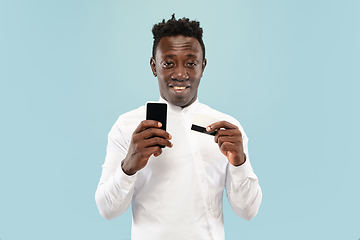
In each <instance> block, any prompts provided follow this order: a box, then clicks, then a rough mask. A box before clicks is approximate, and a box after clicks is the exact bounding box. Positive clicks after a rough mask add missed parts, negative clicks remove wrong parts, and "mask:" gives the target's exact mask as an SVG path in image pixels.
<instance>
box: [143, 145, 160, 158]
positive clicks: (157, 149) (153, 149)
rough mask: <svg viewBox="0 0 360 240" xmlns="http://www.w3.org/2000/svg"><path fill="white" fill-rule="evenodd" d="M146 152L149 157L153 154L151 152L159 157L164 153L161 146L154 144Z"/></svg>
mask: <svg viewBox="0 0 360 240" xmlns="http://www.w3.org/2000/svg"><path fill="white" fill-rule="evenodd" d="M146 152H147V154H148V155H149V157H150V156H151V154H154V156H155V157H158V156H159V155H160V154H161V153H162V149H161V148H160V147H159V146H153V147H149V148H147V151H146Z"/></svg>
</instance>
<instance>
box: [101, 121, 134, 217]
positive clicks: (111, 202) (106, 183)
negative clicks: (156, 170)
mask: <svg viewBox="0 0 360 240" xmlns="http://www.w3.org/2000/svg"><path fill="white" fill-rule="evenodd" d="M120 126H121V125H120V120H118V121H117V122H116V123H115V124H114V126H113V127H112V129H111V131H110V133H109V135H108V145H107V148H106V157H105V163H104V164H103V165H102V169H103V170H102V174H101V177H100V181H99V184H98V187H97V190H96V193H95V201H96V205H97V207H98V209H99V212H100V214H101V215H102V216H103V217H104V218H106V219H108V220H110V219H114V218H116V217H118V216H120V215H121V214H123V213H124V212H126V210H127V209H128V208H129V206H130V203H131V200H132V195H133V192H134V185H135V181H136V178H137V175H136V174H134V175H131V176H129V175H127V174H125V173H124V172H123V170H122V168H121V161H122V160H123V159H124V158H125V157H126V154H127V151H128V145H129V139H127V137H126V135H125V134H124V133H123V132H122V131H121V129H120Z"/></svg>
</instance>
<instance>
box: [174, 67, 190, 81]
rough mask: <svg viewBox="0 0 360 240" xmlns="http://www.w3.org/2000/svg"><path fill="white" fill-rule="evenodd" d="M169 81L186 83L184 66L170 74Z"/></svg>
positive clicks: (187, 77)
mask: <svg viewBox="0 0 360 240" xmlns="http://www.w3.org/2000/svg"><path fill="white" fill-rule="evenodd" d="M171 79H172V80H174V81H179V82H182V81H186V80H189V74H188V73H187V71H186V68H185V67H184V66H181V65H180V66H177V67H176V68H175V71H174V72H173V73H172V74H171Z"/></svg>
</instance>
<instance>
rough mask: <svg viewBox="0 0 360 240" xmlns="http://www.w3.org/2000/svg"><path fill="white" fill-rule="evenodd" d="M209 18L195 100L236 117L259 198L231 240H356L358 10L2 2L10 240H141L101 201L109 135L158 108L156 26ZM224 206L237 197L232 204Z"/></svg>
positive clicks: (233, 221)
mask: <svg viewBox="0 0 360 240" xmlns="http://www.w3.org/2000/svg"><path fill="white" fill-rule="evenodd" d="M173 13H176V17H177V18H180V17H188V18H190V19H196V20H199V21H200V23H201V26H202V27H203V29H204V42H205V46H206V57H207V59H208V65H207V67H206V69H205V73H204V76H203V78H202V82H201V84H200V88H199V100H200V101H201V102H203V103H205V104H207V105H209V106H211V107H212V108H214V109H217V110H221V111H222V112H224V113H228V114H230V115H232V116H234V117H235V118H236V119H238V120H239V121H240V123H241V124H242V126H243V127H244V129H245V131H246V133H247V135H248V137H249V139H250V142H249V151H250V159H251V163H252V166H253V168H254V170H255V173H256V174H257V176H258V177H259V182H260V186H261V188H262V191H263V201H262V205H261V207H260V211H259V213H258V215H257V216H256V217H255V218H254V219H252V220H251V221H245V220H242V219H240V218H239V217H237V216H236V215H235V214H234V213H233V212H232V210H231V207H230V205H229V203H228V202H227V200H224V219H225V232H226V239H228V240H239V239H248V240H260V239H276V240H287V239H292V240H303V239H308V240H318V239H327V240H338V239H342V240H344V239H347V240H358V239H360V220H359V219H360V218H359V214H360V204H359V203H360V191H359V183H360V174H359V169H360V161H359V160H360V158H359V154H358V152H357V149H358V145H359V140H358V136H359V124H358V123H359V121H360V118H359V107H358V105H359V103H360V99H359V94H358V91H359V87H360V85H359V80H360V73H359V67H360V61H359V56H360V47H359V43H360V31H359V23H360V17H359V16H360V2H359V1H357V0H353V1H348V0H344V1H340V0H332V1H325V0H318V1H309V0H292V1H286V0H274V1H265V0H254V1H245V0H240V1H228V0H225V1H195V0H194V1H177V2H176V1H159V0H154V1H116V0H112V1H98V0H87V1H85V0H78V1H71V0H64V1H45V0H44V1H42V0H34V1H26V0H12V1H10V0H1V1H0V82H1V85H0V91H1V94H0V104H1V118H0V130H1V134H0V146H1V151H0V190H1V194H0V239H1V240H23V239H37V240H48V239H52V240H60V239H61V240H64V239H69V240H72V239H89V240H90V239H91V240H98V239H130V230H131V210H130V209H129V210H128V211H127V212H126V213H125V214H124V215H122V216H121V217H119V218H117V219H115V220H111V221H108V220H105V219H104V218H102V217H101V216H100V214H99V212H98V210H97V207H96V204H95V200H94V195H95V190H96V187H97V184H98V181H99V178H100V174H101V165H102V164H103V162H104V157H105V148H106V144H107V134H108V132H109V131H110V128H111V127H112V125H113V124H114V123H115V121H116V119H117V117H118V116H119V115H121V114H122V113H125V112H127V111H129V110H132V109H135V108H137V107H139V106H141V105H143V104H145V103H146V101H149V100H158V98H159V92H158V85H157V79H156V78H154V77H153V76H152V73H151V70H150V66H149V60H150V57H151V49H152V34H151V28H152V26H153V24H155V23H157V22H160V21H162V19H163V18H165V19H169V18H170V17H171V15H172V14H173ZM225 199H226V197H225Z"/></svg>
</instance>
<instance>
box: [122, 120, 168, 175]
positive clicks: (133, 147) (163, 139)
mask: <svg viewBox="0 0 360 240" xmlns="http://www.w3.org/2000/svg"><path fill="white" fill-rule="evenodd" d="M160 127H161V123H160V122H158V121H153V120H144V121H142V122H141V123H140V124H139V126H138V127H137V128H136V129H135V131H134V133H133V134H132V137H131V142H130V146H129V150H128V153H127V155H126V157H125V159H124V160H123V161H122V163H121V167H122V169H123V171H124V173H126V174H127V175H133V174H135V173H136V172H137V171H139V170H140V169H142V168H144V167H145V166H146V164H147V162H148V160H149V158H150V156H151V155H152V154H154V156H155V157H157V156H159V155H160V154H161V153H162V149H161V148H160V146H159V145H163V146H166V147H170V148H171V147H172V146H173V145H172V143H171V142H170V141H169V140H170V139H171V138H172V137H171V135H170V134H169V133H168V132H166V131H164V130H162V129H160Z"/></svg>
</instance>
